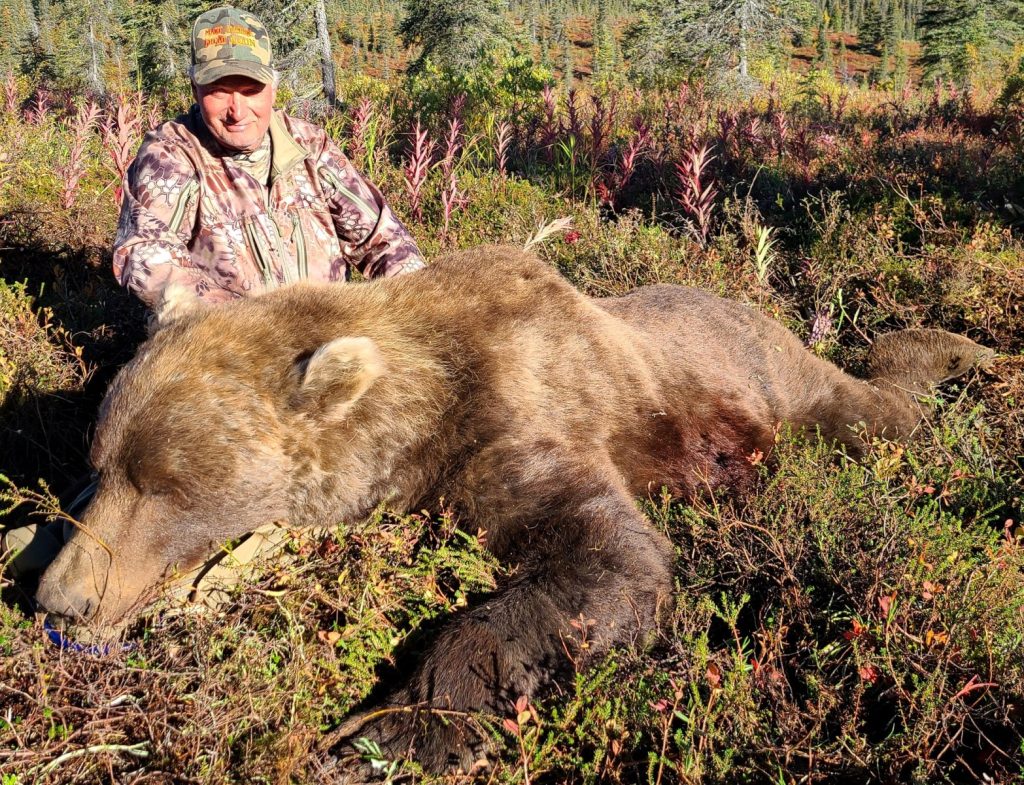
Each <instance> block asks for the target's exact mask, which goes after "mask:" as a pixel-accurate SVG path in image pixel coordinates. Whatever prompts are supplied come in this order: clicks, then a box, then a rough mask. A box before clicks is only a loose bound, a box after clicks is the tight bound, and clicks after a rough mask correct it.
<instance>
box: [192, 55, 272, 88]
mask: <svg viewBox="0 0 1024 785" xmlns="http://www.w3.org/2000/svg"><path fill="white" fill-rule="evenodd" d="M225 76H247V77H249V78H250V79H255V80H256V81H257V82H259V83H260V84H271V83H272V82H273V81H274V69H273V68H271V67H270V66H269V65H263V64H262V63H252V62H249V61H248V60H211V61H210V62H209V63H203V64H202V65H197V66H195V68H194V69H193V71H192V81H194V82H195V83H196V84H197V85H208V84H212V83H214V82H216V81H217V80H218V79H223V78H224V77H225Z"/></svg>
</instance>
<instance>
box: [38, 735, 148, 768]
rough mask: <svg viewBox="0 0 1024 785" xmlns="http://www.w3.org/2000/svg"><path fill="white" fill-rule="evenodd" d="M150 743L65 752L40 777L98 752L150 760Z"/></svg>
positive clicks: (106, 745) (111, 745) (86, 748)
mask: <svg viewBox="0 0 1024 785" xmlns="http://www.w3.org/2000/svg"><path fill="white" fill-rule="evenodd" d="M148 747H149V742H147V741H143V742H139V743H138V744H94V745H93V746H91V747H82V748H81V749H78V750H71V752H65V753H64V754H63V755H61V756H60V757H59V758H55V759H54V760H52V761H50V762H49V763H47V764H46V765H45V766H43V767H42V768H41V769H40V770H39V775H40V776H43V775H45V774H49V773H50V772H51V771H53V770H54V769H56V768H57V767H58V766H60V765H61V764H63V763H67V762H68V761H69V760H73V759H75V758H80V757H82V756H83V755H95V754H96V753H97V752H123V753H126V754H128V755H134V756H135V757H136V758H148V757H149V750H148V749H147V748H148Z"/></svg>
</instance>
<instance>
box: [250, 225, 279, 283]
mask: <svg viewBox="0 0 1024 785" xmlns="http://www.w3.org/2000/svg"><path fill="white" fill-rule="evenodd" d="M255 223H256V222H255V221H253V220H246V221H244V222H243V223H242V225H243V226H244V227H245V228H244V232H245V239H246V241H247V244H248V246H249V249H250V250H251V251H252V255H253V257H255V259H256V264H257V265H259V268H260V273H262V275H263V285H264V286H265V287H266V288H267V290H268V291H269V290H270V289H276V288H277V277H276V276H275V275H274V268H273V266H272V265H271V262H270V259H268V258H267V254H266V251H265V250H264V248H263V244H262V243H260V238H259V233H258V232H257V231H256V227H255V225H254V224H255Z"/></svg>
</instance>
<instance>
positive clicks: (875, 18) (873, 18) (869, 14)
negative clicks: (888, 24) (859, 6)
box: [857, 0, 885, 54]
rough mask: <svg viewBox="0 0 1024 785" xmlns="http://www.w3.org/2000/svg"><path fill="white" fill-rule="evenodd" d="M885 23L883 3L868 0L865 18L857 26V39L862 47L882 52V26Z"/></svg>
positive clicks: (876, 0)
mask: <svg viewBox="0 0 1024 785" xmlns="http://www.w3.org/2000/svg"><path fill="white" fill-rule="evenodd" d="M884 24H885V17H884V16H883V13H882V7H881V4H880V3H879V2H878V0H868V2H867V4H866V5H865V7H864V18H863V19H862V21H861V23H860V26H859V27H858V28H857V40H858V41H859V42H860V45H861V47H862V48H867V49H868V50H869V51H872V52H874V53H876V54H878V53H879V52H881V48H882V41H883V39H884V36H883V32H882V28H883V25H884Z"/></svg>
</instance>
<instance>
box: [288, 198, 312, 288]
mask: <svg viewBox="0 0 1024 785" xmlns="http://www.w3.org/2000/svg"><path fill="white" fill-rule="evenodd" d="M292 242H294V243H295V263H296V265H297V266H298V268H299V280H300V281H302V280H305V279H306V278H309V259H307V258H306V237H305V235H304V234H303V233H302V221H301V220H299V214H298V213H292Z"/></svg>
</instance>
